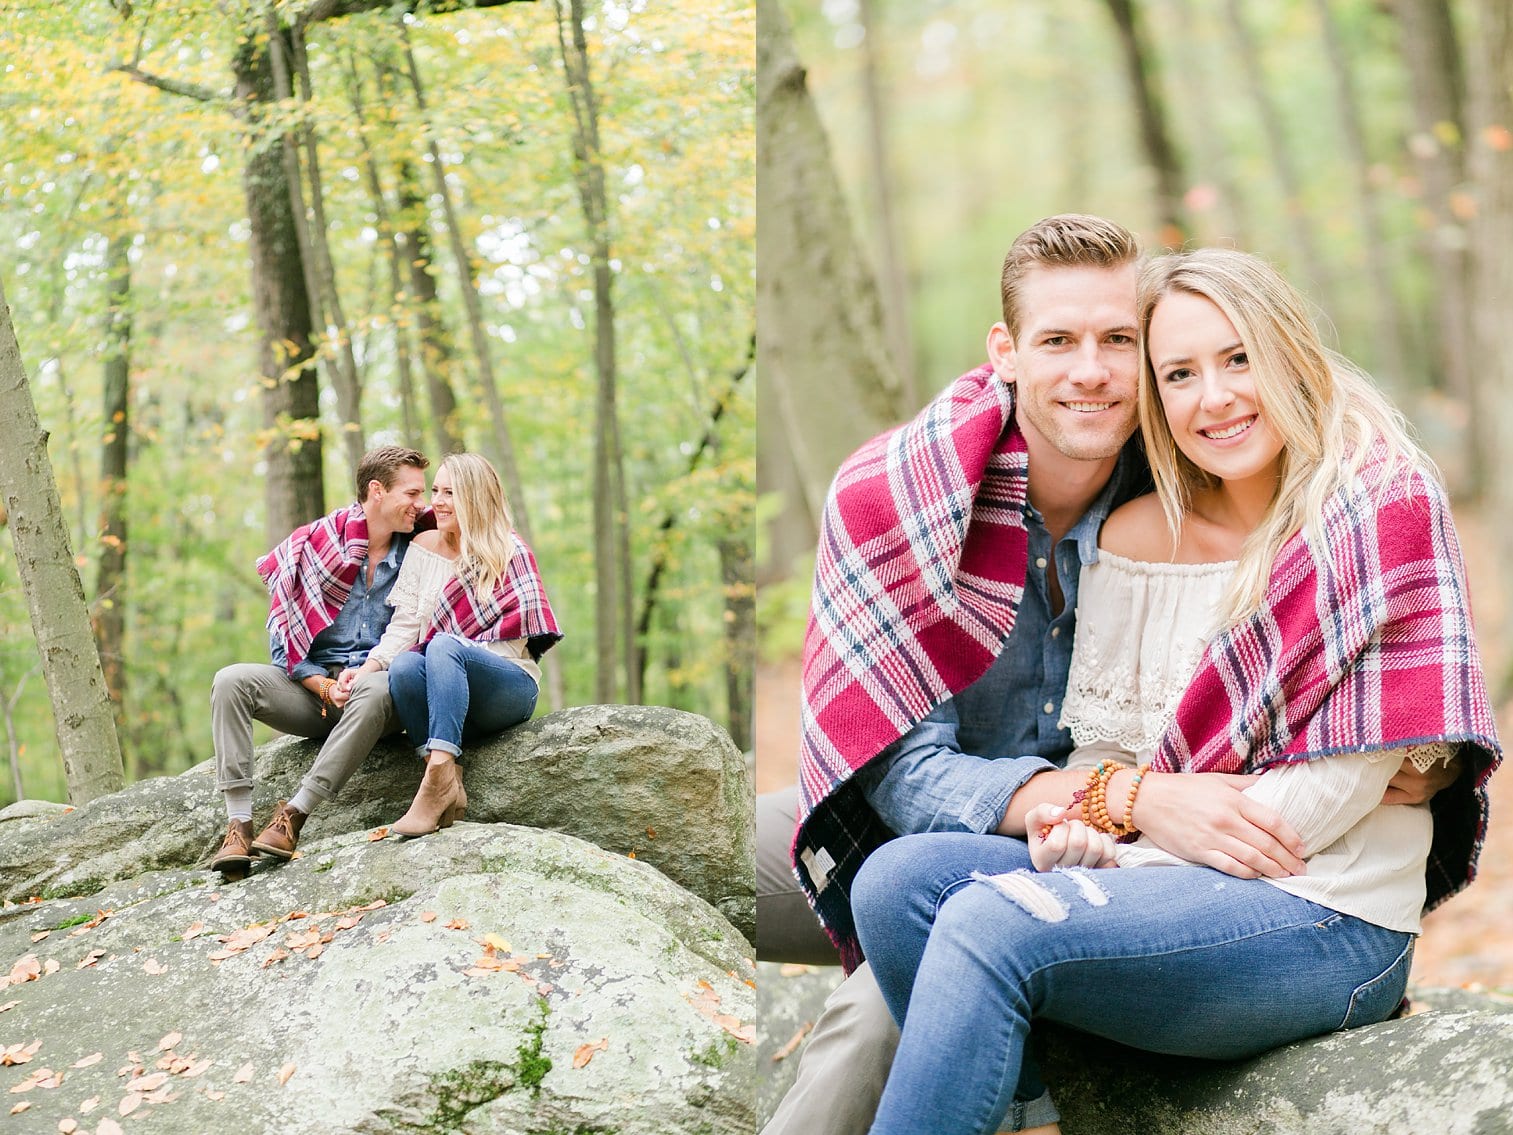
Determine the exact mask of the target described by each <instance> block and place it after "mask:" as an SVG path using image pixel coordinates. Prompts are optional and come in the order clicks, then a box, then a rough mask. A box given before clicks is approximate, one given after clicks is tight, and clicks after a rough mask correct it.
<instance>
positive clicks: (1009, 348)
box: [988, 323, 1016, 383]
mask: <svg viewBox="0 0 1513 1135" xmlns="http://www.w3.org/2000/svg"><path fill="white" fill-rule="evenodd" d="M988 362H990V363H992V364H993V373H994V374H996V375H997V376H998V378H999V380H1000V381H1002V382H1008V383H1012V382H1013V381H1014V376H1015V370H1014V365H1015V362H1016V359H1015V352H1014V336H1013V335H1011V334H1009V329H1008V327H1007V326H1006V325H1005V324H1003V323H995V324H993V326H992V327H990V328H989V329H988Z"/></svg>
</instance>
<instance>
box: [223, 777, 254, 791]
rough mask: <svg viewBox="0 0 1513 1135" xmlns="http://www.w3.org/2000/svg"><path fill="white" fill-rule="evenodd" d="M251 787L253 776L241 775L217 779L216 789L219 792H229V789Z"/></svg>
mask: <svg viewBox="0 0 1513 1135" xmlns="http://www.w3.org/2000/svg"><path fill="white" fill-rule="evenodd" d="M251 787H252V778H251V777H250V776H241V777H237V778H236V779H234V780H217V781H216V782H215V790H216V791H217V792H227V791H229V790H231V789H233V788H251Z"/></svg>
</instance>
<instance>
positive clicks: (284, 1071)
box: [278, 1064, 294, 1087]
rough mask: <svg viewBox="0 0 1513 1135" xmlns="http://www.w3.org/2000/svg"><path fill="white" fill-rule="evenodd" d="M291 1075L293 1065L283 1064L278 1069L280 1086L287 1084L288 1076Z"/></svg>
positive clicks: (292, 1073)
mask: <svg viewBox="0 0 1513 1135" xmlns="http://www.w3.org/2000/svg"><path fill="white" fill-rule="evenodd" d="M292 1075H294V1065H293V1064H285V1065H284V1066H283V1067H282V1068H280V1069H279V1070H278V1082H279V1085H280V1086H281V1087H282V1086H283V1085H284V1084H287V1083H288V1082H289V1077H290V1076H292Z"/></svg>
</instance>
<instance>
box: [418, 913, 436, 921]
mask: <svg viewBox="0 0 1513 1135" xmlns="http://www.w3.org/2000/svg"><path fill="white" fill-rule="evenodd" d="M420 921H422V922H435V921H436V912H435V911H434V910H423V911H421V912H420Z"/></svg>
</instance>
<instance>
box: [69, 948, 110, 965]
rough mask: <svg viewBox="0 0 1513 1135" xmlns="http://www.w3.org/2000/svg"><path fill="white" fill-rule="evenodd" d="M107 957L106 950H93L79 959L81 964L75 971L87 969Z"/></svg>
mask: <svg viewBox="0 0 1513 1135" xmlns="http://www.w3.org/2000/svg"><path fill="white" fill-rule="evenodd" d="M104 956H105V951H104V950H91V951H89V953H87V954H85V955H84V956H83V957H82V958H80V959H79V964H78V965H76V966H74V969H87V968H88V967H89V966H92V965H94V964H95V963H96V962H97V961H99V960H100V959H101V958H103V957H104Z"/></svg>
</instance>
